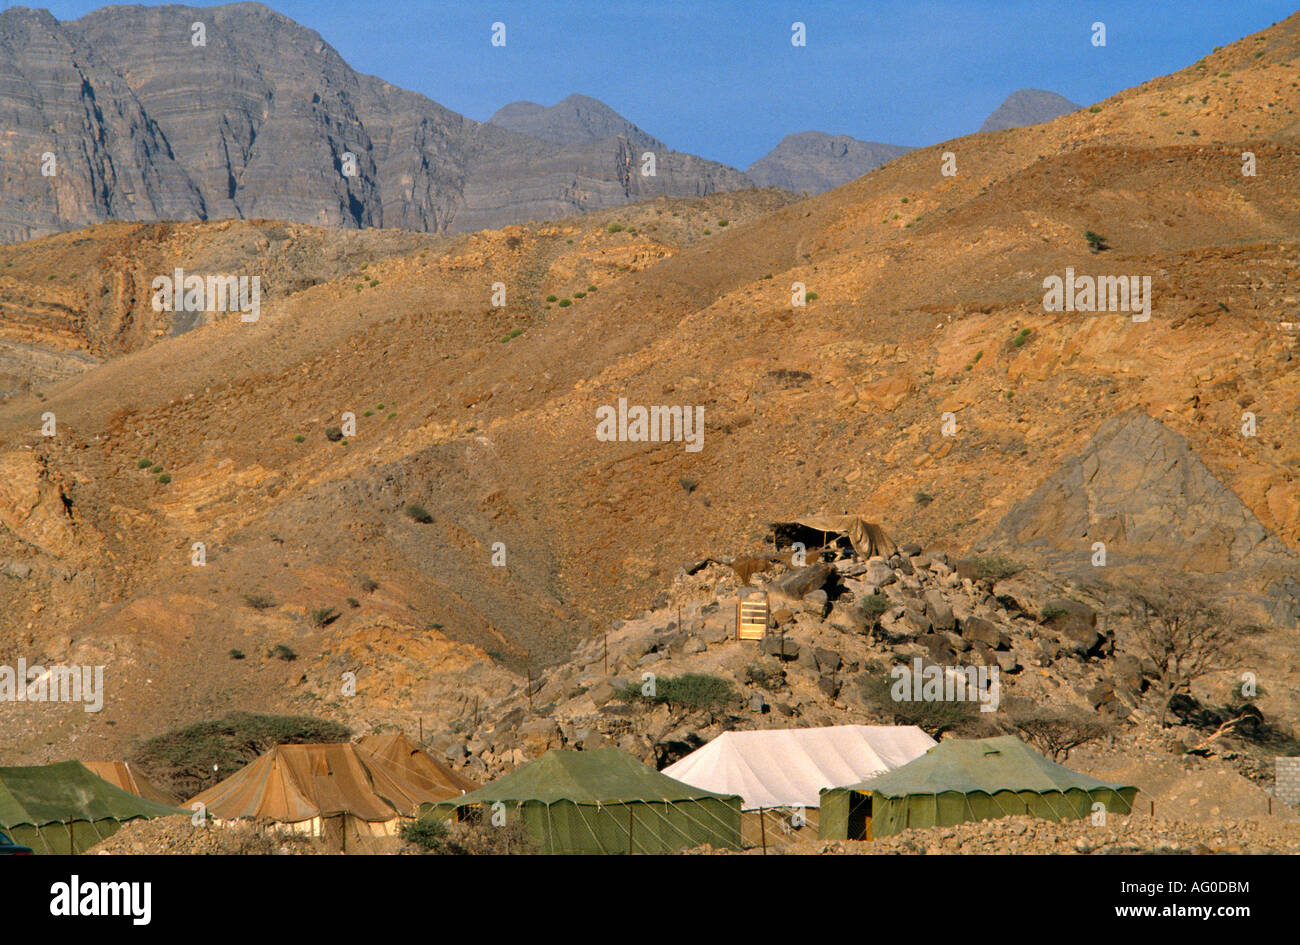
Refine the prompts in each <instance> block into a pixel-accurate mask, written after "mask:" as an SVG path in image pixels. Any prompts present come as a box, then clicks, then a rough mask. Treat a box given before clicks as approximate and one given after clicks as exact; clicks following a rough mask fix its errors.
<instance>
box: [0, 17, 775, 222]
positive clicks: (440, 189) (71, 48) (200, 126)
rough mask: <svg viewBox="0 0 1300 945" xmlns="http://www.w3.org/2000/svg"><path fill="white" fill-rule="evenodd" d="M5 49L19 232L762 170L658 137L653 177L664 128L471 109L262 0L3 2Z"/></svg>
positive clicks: (502, 195)
mask: <svg viewBox="0 0 1300 945" xmlns="http://www.w3.org/2000/svg"><path fill="white" fill-rule="evenodd" d="M196 22H200V23H202V24H203V25H204V27H205V40H206V43H205V45H201V46H196V45H194V44H193V42H192V33H191V25H192V24H194V23H196ZM0 52H2V55H0V59H3V62H4V65H3V67H2V68H3V69H4V73H5V75H6V80H5V82H4V83H3V85H2V86H0V89H3V91H0V113H3V114H5V115H6V116H7V119H6V127H7V128H8V129H9V133H8V134H7V135H6V136H5V138H4V140H3V142H0V165H2V166H3V167H4V168H5V172H4V173H5V180H4V187H3V189H2V190H0V241H5V242H13V241H16V240H23V239H28V238H30V237H32V236H38V235H42V234H46V233H52V232H60V231H63V230H68V229H72V228H74V227H79V226H85V225H87V224H91V223H98V222H102V221H105V220H122V221H146V220H221V219H231V218H235V219H252V218H270V219H278V220H285V221H290V222H298V223H311V224H316V225H321V226H334V227H347V228H359V227H393V228H400V229H405V230H417V231H425V232H431V233H446V232H466V231H470V230H476V229H481V228H483V227H488V226H501V225H503V224H506V223H510V222H515V221H520V220H526V219H545V218H552V217H558V216H562V215H564V214H567V213H576V212H580V211H583V210H591V209H599V208H602V207H610V206H616V205H620V204H624V203H628V202H630V201H635V200H640V199H645V198H649V197H653V196H656V195H672V196H692V197H693V196H701V195H704V194H708V193H713V192H716V191H726V190H737V189H741V188H745V187H749V186H751V183H750V181H749V180H748V179H747V178H745V176H744V175H743V174H741V173H740V172H739V171H737V170H735V169H733V168H730V167H726V166H724V165H721V164H716V163H713V162H711V161H706V160H704V159H702V158H697V157H694V156H692V155H687V154H679V153H677V152H674V151H671V150H668V149H667V148H666V147H664V146H663V145H662V144H661V143H658V142H655V145H654V150H656V152H657V167H656V174H655V176H653V177H647V176H642V175H641V174H640V173H639V168H640V156H641V153H642V151H643V150H644V149H645V148H646V147H648V146H649V145H648V142H647V140H646V139H645V136H644V135H639V136H633V137H631V138H629V137H628V136H627V135H625V134H623V133H622V131H623V130H628V131H630V130H631V127H632V126H630V125H627V128H626V129H621V126H620V127H619V128H616V127H614V125H610V126H609V127H608V128H607V129H606V130H611V131H612V132H613V133H612V134H608V135H602V136H599V137H595V136H592V135H588V136H586V137H579V138H574V137H572V136H570V137H567V138H565V139H564V140H560V141H557V140H555V136H554V135H550V136H546V135H543V136H542V137H536V136H533V135H531V134H527V133H519V132H516V131H511V130H509V128H508V127H506V125H508V124H510V122H508V121H507V122H498V123H495V124H493V123H489V124H480V123H478V122H474V121H471V120H469V119H467V118H465V117H464V116H462V115H459V114H457V113H455V112H453V111H450V110H449V109H446V108H443V107H442V106H441V105H439V104H437V103H436V102H432V101H430V100H429V99H427V98H425V97H423V96H421V95H418V94H416V93H414V92H408V91H406V90H403V89H399V88H396V87H394V86H392V85H389V84H388V83H386V82H384V81H382V80H380V79H377V78H374V77H372V76H365V75H360V74H358V73H357V72H355V71H353V70H352V69H351V68H350V67H349V66H348V64H347V63H346V62H344V61H343V59H342V58H341V57H340V56H339V54H338V53H337V52H336V51H335V50H334V49H333V48H332V47H331V46H329V44H328V43H326V42H325V41H324V40H323V39H321V37H320V36H319V35H318V34H317V33H315V32H314V31H312V30H309V29H306V28H304V27H302V26H299V25H298V24H296V23H294V22H293V21H292V20H289V19H288V18H286V17H284V16H281V15H280V14H278V13H275V12H273V11H271V10H269V9H268V8H266V7H265V6H262V5H261V4H258V3H235V4H228V5H225V6H218V7H209V8H197V7H184V6H175V5H173V6H162V7H157V6H154V7H145V6H113V7H104V8H102V9H100V10H96V11H94V12H93V13H89V14H87V15H86V16H84V17H82V18H81V19H78V20H75V21H69V22H60V21H58V20H56V19H55V18H54V17H53V16H51V15H50V14H49V13H48V12H45V11H36V10H29V9H26V8H22V7H14V8H9V9H7V10H5V11H4V12H3V13H0ZM524 124H525V125H527V124H528V123H527V122H525V123H524ZM529 127H532V126H531V125H529ZM620 129H621V130H620ZM650 140H653V139H650ZM47 154H48V155H52V156H53V158H54V161H55V164H54V165H53V169H54V171H55V173H54V174H53V175H52V176H47V175H46V174H45V173H43V170H48V168H47V167H46V159H45V158H44V156H45V155H47ZM634 165H635V166H634Z"/></svg>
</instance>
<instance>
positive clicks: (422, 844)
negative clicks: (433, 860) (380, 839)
mask: <svg viewBox="0 0 1300 945" xmlns="http://www.w3.org/2000/svg"><path fill="white" fill-rule="evenodd" d="M398 836H400V837H401V838H402V839H403V840H405V841H406V842H407V843H411V844H414V845H415V846H417V847H419V848H420V849H421V850H424V851H425V852H426V853H446V852H449V851H448V850H447V849H446V847H447V845H448V844H447V839H448V837H449V836H450V831H449V830H448V829H447V825H446V824H445V823H444V822H443V821H441V820H433V819H431V818H424V819H421V820H408V821H406V822H405V823H404V824H402V826H401V828H400V829H399V830H398Z"/></svg>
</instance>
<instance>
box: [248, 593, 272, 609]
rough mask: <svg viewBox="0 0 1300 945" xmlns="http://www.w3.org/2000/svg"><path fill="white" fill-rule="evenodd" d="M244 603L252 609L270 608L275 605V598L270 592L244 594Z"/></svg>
mask: <svg viewBox="0 0 1300 945" xmlns="http://www.w3.org/2000/svg"><path fill="white" fill-rule="evenodd" d="M244 603H245V604H247V605H248V606H249V607H252V608H253V609H254V610H270V609H271V608H272V607H274V606H275V598H274V597H272V596H271V595H270V594H245V595H244Z"/></svg>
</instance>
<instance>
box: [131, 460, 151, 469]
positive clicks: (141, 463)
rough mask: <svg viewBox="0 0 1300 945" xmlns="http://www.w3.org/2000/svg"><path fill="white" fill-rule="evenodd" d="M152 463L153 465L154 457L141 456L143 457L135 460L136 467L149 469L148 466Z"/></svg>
mask: <svg viewBox="0 0 1300 945" xmlns="http://www.w3.org/2000/svg"><path fill="white" fill-rule="evenodd" d="M152 465H153V460H152V459H143V458H141V459H137V460H136V461H135V468H136V469H148V468H149V467H150V466H152Z"/></svg>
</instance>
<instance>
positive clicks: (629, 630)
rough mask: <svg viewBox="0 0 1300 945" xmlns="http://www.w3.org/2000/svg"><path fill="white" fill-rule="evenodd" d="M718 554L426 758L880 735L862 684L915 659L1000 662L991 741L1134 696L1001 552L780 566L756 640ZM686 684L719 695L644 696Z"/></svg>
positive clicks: (1099, 637) (1121, 710)
mask: <svg viewBox="0 0 1300 945" xmlns="http://www.w3.org/2000/svg"><path fill="white" fill-rule="evenodd" d="M726 560H729V559H721V560H718V559H707V560H705V561H700V562H697V563H695V564H692V565H690V566H687V567H685V568H683V569H682V570H681V571H680V572H679V573H678V574H677V576H676V578H675V580H674V582H673V584H672V586H671V587H670V588H669V590H668V591H666V592H665V593H664V594H662V595H661V596H660V598H659V599H658V600H657V601H656V605H655V607H654V609H652V610H649V611H646V612H645V613H642V614H641V615H639V616H637V617H634V618H632V619H628V620H620V621H616V622H615V624H614V625H613V626H612V627H611V628H610V629H609V631H608V632H606V633H604V634H603V635H601V636H597V637H594V638H592V639H589V640H587V641H585V642H584V643H582V644H581V645H579V646H578V648H577V649H576V651H575V652H574V654H573V657H572V659H570V660H569V661H568V662H565V663H562V664H560V665H557V666H553V667H550V668H549V669H547V670H545V671H544V672H542V673H541V674H540V675H539V676H537V677H535V678H534V679H533V680H532V682H531V683H530V684H528V685H526V686H524V685H521V686H517V687H516V688H515V690H514V691H513V692H512V693H511V694H509V695H508V696H507V697H506V698H504V699H502V700H501V701H500V702H498V703H497V704H495V705H493V706H491V707H490V708H489V709H487V710H486V711H485V712H484V713H482V714H480V715H477V716H467V717H463V718H461V719H460V720H459V721H458V723H457V724H456V725H455V727H454V735H453V736H452V737H450V738H447V739H445V740H444V743H443V744H441V745H439V748H442V749H445V752H446V756H447V758H448V760H449V761H450V762H451V763H452V764H453V765H455V766H457V767H460V768H462V769H463V770H464V771H465V773H466V774H468V775H469V776H470V777H473V778H475V779H477V780H484V779H487V778H490V777H493V776H495V775H498V774H500V773H503V772H504V771H506V770H509V769H510V768H512V767H514V766H516V765H518V764H521V763H522V762H524V761H526V760H529V759H531V758H535V757H537V756H538V755H540V754H542V753H543V752H545V751H547V750H549V749H552V748H560V747H569V748H574V747H576V748H593V747H599V746H603V745H616V746H617V747H619V748H621V749H623V750H625V751H627V752H629V753H630V754H632V755H634V756H636V757H638V758H640V759H642V760H643V761H645V762H647V763H651V764H658V765H661V766H662V765H663V764H666V763H668V762H670V761H672V760H674V759H675V758H677V757H680V756H681V755H682V754H685V753H687V752H689V751H692V750H694V748H696V747H698V746H699V745H702V744H704V743H705V742H707V741H708V740H709V739H711V738H713V737H715V736H716V735H718V734H720V733H721V732H723V731H727V730H730V729H744V728H772V727H788V726H796V725H797V726H811V725H834V724H870V723H876V724H881V723H885V724H889V723H893V722H894V721H895V718H894V717H893V714H892V711H891V708H892V707H891V706H890V705H889V704H882V703H881V701H880V700H879V699H873V698H872V696H871V693H870V691H869V690H870V687H869V686H866V685H865V684H867V683H868V682H870V681H873V680H875V681H878V680H879V679H880V678H881V677H883V676H887V674H888V667H889V666H891V665H894V664H906V665H909V666H910V665H913V663H914V661H915V660H918V659H919V660H920V661H921V662H922V664H925V665H931V664H933V665H938V666H943V667H964V666H972V665H973V666H988V667H997V669H998V670H999V672H1000V674H1001V686H1002V693H1001V702H1002V710H1001V711H1000V712H995V713H990V716H991V717H990V718H985V719H982V720H981V723H982V724H984V725H986V726H990V725H992V726H997V725H1002V726H1003V727H1004V728H1003V730H1014V728H1009V729H1008V728H1005V726H1006V725H1007V724H1009V723H1008V722H1007V721H1006V713H1007V712H1009V711H1011V709H1012V708H1014V707H1015V706H1016V705H1017V704H1018V705H1020V706H1021V707H1022V709H1023V707H1026V706H1032V707H1034V710H1035V711H1045V710H1048V709H1054V710H1056V711H1060V712H1065V711H1074V712H1078V713H1083V712H1087V713H1092V712H1094V711H1095V710H1101V713H1102V715H1103V716H1105V717H1107V718H1110V719H1112V720H1114V719H1122V718H1125V717H1128V716H1129V715H1130V714H1131V713H1132V712H1133V711H1134V710H1135V709H1136V708H1137V707H1138V706H1139V704H1140V703H1141V701H1142V693H1143V692H1144V690H1145V689H1146V688H1147V685H1148V680H1147V676H1148V673H1147V672H1146V671H1144V668H1143V666H1142V665H1141V664H1140V663H1139V662H1138V661H1137V660H1136V659H1134V658H1132V657H1130V656H1127V655H1124V654H1119V655H1117V654H1116V652H1115V641H1114V638H1113V636H1112V635H1111V634H1110V633H1108V632H1105V631H1103V630H1102V629H1100V628H1099V627H1098V621H1097V614H1096V612H1095V610H1094V609H1093V608H1092V607H1091V606H1090V605H1088V604H1087V603H1085V602H1084V601H1081V600H1078V599H1075V598H1074V597H1071V596H1069V594H1070V589H1069V588H1066V587H1062V586H1059V585H1057V584H1055V583H1053V582H1052V581H1050V580H1048V579H1047V578H1045V577H1042V576H1041V575H1038V574H1036V573H1033V572H1027V571H1020V570H1018V569H1017V568H1016V566H1015V565H1014V564H1013V563H1011V562H1008V561H1006V560H1005V559H1002V558H998V557H985V558H970V559H953V558H952V557H950V556H949V555H948V554H947V553H945V552H943V551H940V550H935V551H930V552H927V551H926V550H925V549H923V548H921V547H920V546H919V545H916V544H904V545H902V546H900V548H899V550H898V552H897V553H895V554H893V555H891V556H890V557H888V558H885V557H880V556H874V557H871V558H863V557H861V556H859V555H857V554H853V553H847V554H845V556H843V557H840V558H838V559H837V560H814V561H812V562H811V563H807V564H804V565H803V566H794V565H793V564H792V563H791V564H787V563H785V562H784V561H778V562H776V563H774V564H773V565H772V566H771V567H770V568H769V569H768V570H767V571H765V572H758V573H753V574H752V577H751V578H750V580H751V585H747V586H753V587H754V589H755V590H761V591H765V592H766V594H767V599H768V603H769V608H770V620H769V630H768V635H767V636H766V637H765V638H764V639H762V640H752V641H749V640H739V639H737V636H736V616H737V615H736V608H737V600H738V595H739V592H740V590H741V588H742V584H741V579H740V575H739V574H738V573H737V572H738V571H742V572H748V571H750V569H749V568H746V567H744V566H743V560H745V559H736V562H737V563H740V564H741V566H740V567H734V566H728V564H724V563H721V562H722V561H726ZM1148 669H1149V668H1148ZM688 675H695V676H706V677H712V678H713V679H715V680H722V681H724V683H723V684H721V685H729V686H730V687H731V689H732V690H733V692H734V696H733V697H732V698H729V699H723V700H720V701H714V702H712V703H710V704H693V703H692V702H691V701H690V700H683V701H681V702H676V703H674V702H672V701H666V700H664V699H660V698H658V695H657V694H658V689H659V687H660V686H661V685H662V684H663V682H664V681H665V680H674V679H678V678H680V677H683V676H688ZM652 687H653V688H652Z"/></svg>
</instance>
